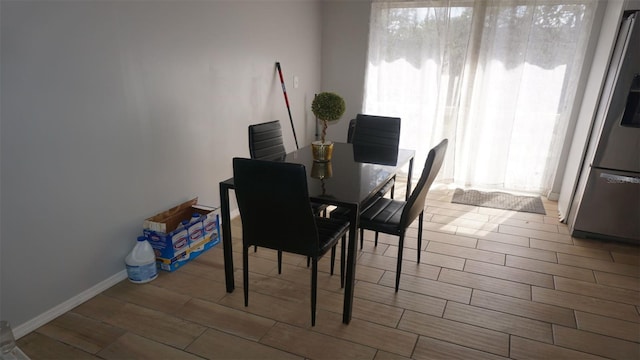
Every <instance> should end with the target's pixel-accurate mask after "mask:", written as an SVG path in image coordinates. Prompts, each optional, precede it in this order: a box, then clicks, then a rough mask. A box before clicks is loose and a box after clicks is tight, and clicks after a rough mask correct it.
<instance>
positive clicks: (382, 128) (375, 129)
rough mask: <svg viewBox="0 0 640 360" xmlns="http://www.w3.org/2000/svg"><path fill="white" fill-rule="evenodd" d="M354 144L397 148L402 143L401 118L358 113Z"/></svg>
mask: <svg viewBox="0 0 640 360" xmlns="http://www.w3.org/2000/svg"><path fill="white" fill-rule="evenodd" d="M353 144H358V145H364V146H382V147H393V148H396V149H397V148H398V145H399V144H400V118H398V117H388V116H375V115H366V114H358V115H357V116H356V124H355V129H354V131H353Z"/></svg>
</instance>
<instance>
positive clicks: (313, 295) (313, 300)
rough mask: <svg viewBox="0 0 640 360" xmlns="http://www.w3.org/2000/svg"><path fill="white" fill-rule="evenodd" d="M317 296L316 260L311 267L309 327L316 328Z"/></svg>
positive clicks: (314, 259)
mask: <svg viewBox="0 0 640 360" xmlns="http://www.w3.org/2000/svg"><path fill="white" fill-rule="evenodd" d="M317 295H318V259H316V258H313V265H311V326H316V299H317Z"/></svg>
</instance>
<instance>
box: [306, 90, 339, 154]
mask: <svg viewBox="0 0 640 360" xmlns="http://www.w3.org/2000/svg"><path fill="white" fill-rule="evenodd" d="M344 110H345V103H344V99H343V98H342V97H341V96H340V95H338V94H336V93H332V92H321V93H319V94H317V95H316V97H315V98H314V99H313V102H312V103H311V111H312V112H313V114H314V115H315V116H316V117H317V118H318V119H319V120H320V121H322V136H321V140H322V143H323V144H324V138H325V136H326V135H327V126H329V122H337V120H339V119H340V117H341V116H342V114H344Z"/></svg>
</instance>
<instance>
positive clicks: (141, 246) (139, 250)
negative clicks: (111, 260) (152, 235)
mask: <svg viewBox="0 0 640 360" xmlns="http://www.w3.org/2000/svg"><path fill="white" fill-rule="evenodd" d="M124 263H125V264H126V266H127V274H128V276H129V281H131V282H132V283H136V284H144V283H147V282H149V281H151V280H153V279H155V278H157V277H158V268H157V267H156V255H155V253H154V252H153V248H152V247H151V244H149V242H148V241H147V238H146V237H144V236H138V241H137V242H136V245H135V246H134V247H133V250H131V252H130V253H129V255H127V257H126V258H125V259H124Z"/></svg>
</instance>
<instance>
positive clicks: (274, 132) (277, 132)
mask: <svg viewBox="0 0 640 360" xmlns="http://www.w3.org/2000/svg"><path fill="white" fill-rule="evenodd" d="M286 154H287V152H286V151H285V149H284V141H283V140H282V127H281V126H280V120H274V121H269V122H265V123H261V124H254V125H249V155H250V156H251V158H252V159H259V160H282V159H284V157H285V156H286Z"/></svg>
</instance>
